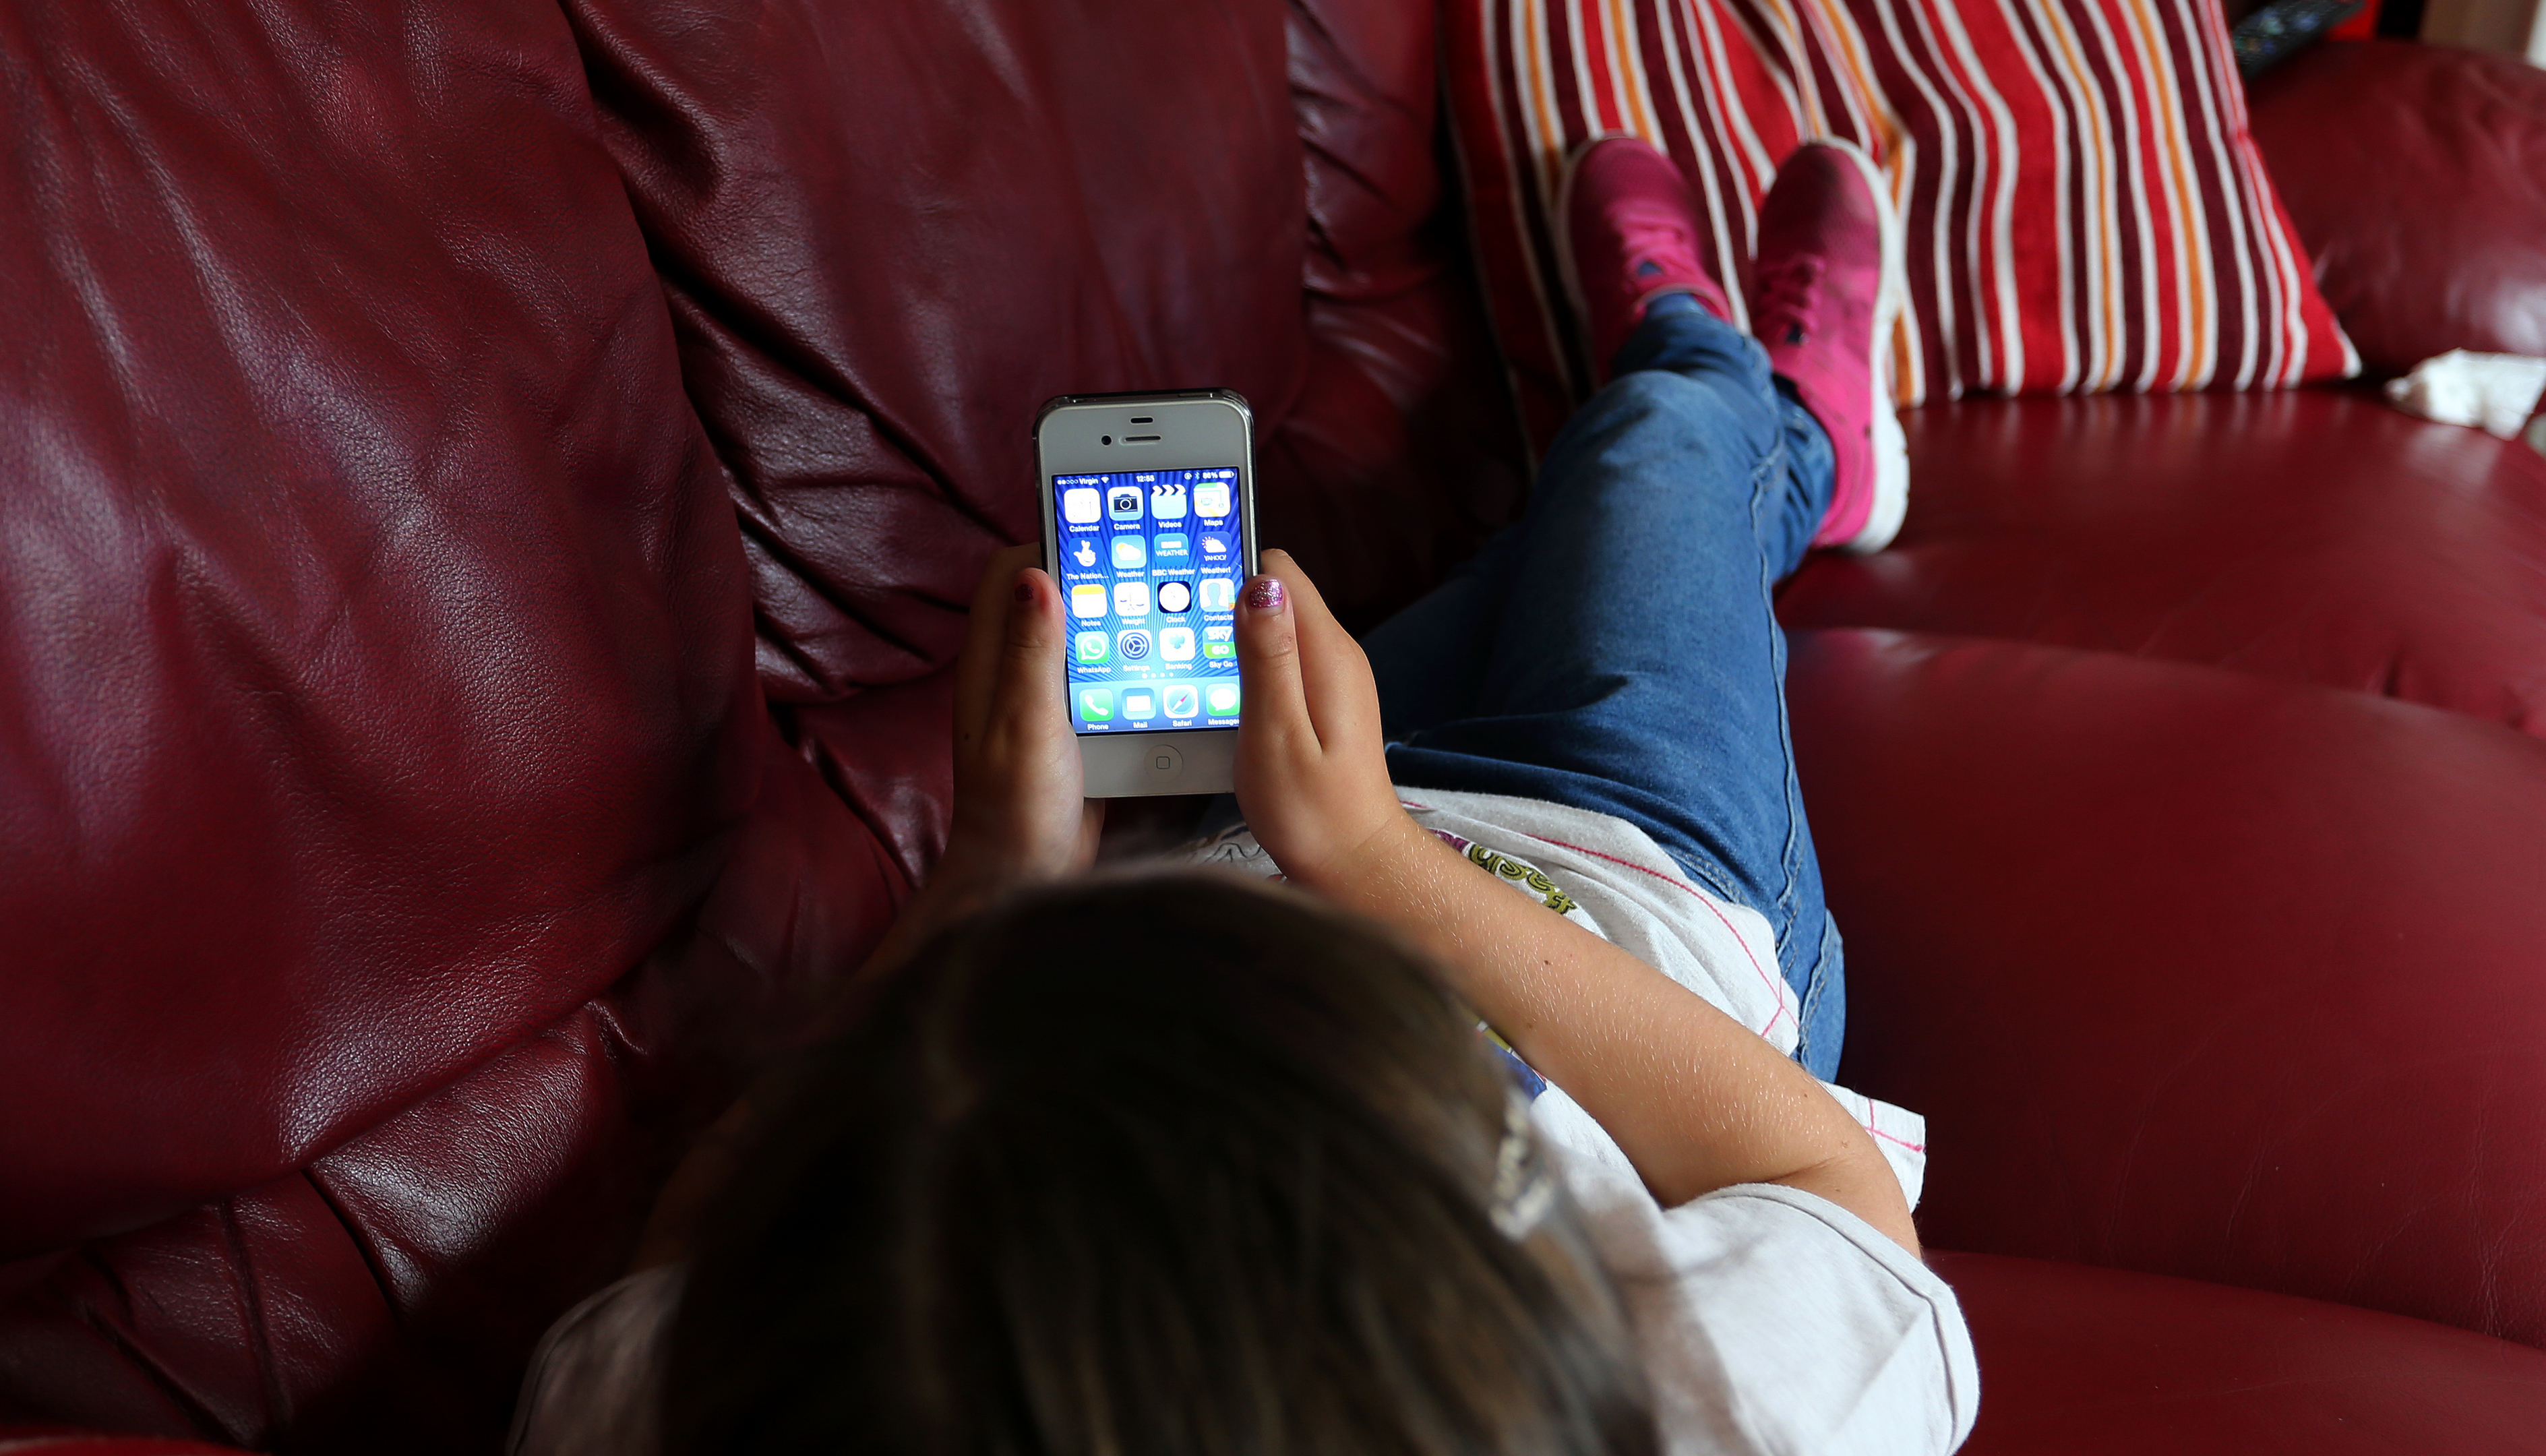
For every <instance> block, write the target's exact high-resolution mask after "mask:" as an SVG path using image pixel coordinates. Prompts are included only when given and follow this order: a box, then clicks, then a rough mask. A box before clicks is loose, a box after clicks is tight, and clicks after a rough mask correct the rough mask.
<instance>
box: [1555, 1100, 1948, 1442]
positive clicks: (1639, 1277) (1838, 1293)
mask: <svg viewBox="0 0 2546 1456" xmlns="http://www.w3.org/2000/svg"><path fill="white" fill-rule="evenodd" d="M1533 1121H1534V1122H1535V1123H1536V1124H1537V1126H1538V1129H1539V1131H1540V1134H1541V1136H1542V1137H1544V1138H1545V1139H1546V1140H1547V1142H1548V1143H1549V1144H1550V1150H1549V1151H1550V1156H1551V1157H1552V1158H1553V1159H1554V1160H1555V1161H1556V1163H1557V1165H1558V1166H1559V1168H1560V1169H1561V1170H1562V1173H1563V1175H1564V1178H1565V1181H1566V1185H1567V1189H1568V1191H1569V1192H1570V1193H1571V1195H1572V1197H1573V1201H1574V1205H1575V1208H1576V1210H1577V1212H1578V1214H1579V1216H1580V1217H1581V1219H1582V1221H1583V1224H1584V1230H1585V1232H1586V1233H1587V1234H1588V1235H1589V1236H1590V1239H1591V1242H1592V1244H1593V1245H1594V1247H1595V1248H1596V1249H1597V1250H1598V1253H1599V1257H1600V1261H1601V1264H1602V1266H1603V1267H1604V1268H1605V1269H1607V1271H1608V1273H1609V1277H1610V1280H1611V1281H1612V1283H1613V1284H1614V1285H1615V1286H1616V1288H1617V1290H1618V1295H1619V1298H1620V1301H1621V1302H1622V1304H1623V1305H1624V1307H1625V1310H1626V1313H1627V1318H1628V1322H1629V1324H1630V1326H1631V1327H1632V1328H1633V1332H1634V1335H1635V1338H1636V1345H1637V1348H1638V1350H1639V1351H1640V1352H1641V1353H1642V1355H1643V1358H1644V1363H1645V1372H1646V1377H1647V1379H1648V1382H1649V1383H1650V1384H1651V1386H1652V1388H1653V1395H1654V1415H1655V1422H1656V1424H1657V1425H1658V1426H1659V1427H1660V1431H1661V1436H1662V1448H1663V1450H1665V1451H1668V1452H1670V1453H1672V1456H1697V1453H1701V1452H1704V1453H1710V1456H1712V1453H1723V1452H1775V1453H1789V1452H1791V1453H1804V1452H1811V1453H1816V1456H1874V1453H1885V1456H1892V1453H1899V1456H1943V1453H1945V1452H1949V1451H1952V1450H1953V1449H1954V1448H1955V1447H1957V1446H1959V1445H1961V1444H1962V1441H1963V1438H1964V1437H1965V1436H1967V1435H1969V1434H1970V1433H1971V1428H1972V1421H1973V1418H1974V1417H1975V1416H1976V1415H1977V1414H1978V1413H1979V1409H1980V1367H1979V1362H1978V1360H1977V1359H1976V1358H1975V1357H1974V1355H1973V1352H1972V1340H1971V1332H1970V1329H1969V1328H1967V1327H1966V1326H1965V1325H1964V1323H1963V1315H1962V1307H1961V1305H1960V1304H1959V1303H1958V1302H1957V1301H1956V1300H1955V1298H1954V1292H1953V1290H1952V1289H1951V1288H1949V1287H1948V1286H1947V1285H1946V1284H1945V1282H1944V1281H1943V1280H1942V1279H1939V1278H1938V1277H1936V1275H1935V1274H1934V1273H1933V1272H1932V1271H1930V1270H1929V1269H1928V1268H1927V1266H1926V1265H1924V1264H1922V1263H1920V1262H1919V1261H1918V1260H1917V1259H1916V1258H1915V1257H1913V1256H1911V1255H1910V1252H1909V1251H1908V1250H1907V1249H1904V1248H1903V1247H1901V1245H1899V1244H1897V1243H1895V1242H1892V1241H1891V1240H1890V1239H1887V1238H1885V1237H1884V1236H1883V1235H1882V1234H1880V1233H1878V1232H1876V1230H1875V1229H1874V1228H1873V1226H1872V1225H1869V1224H1867V1223H1866V1222H1865V1221H1864V1220H1862V1219H1859V1218H1857V1217H1856V1216H1855V1215H1854V1214H1851V1213H1849V1212H1848V1211H1847V1210H1845V1209H1843V1208H1840V1207H1839V1206H1838V1205H1837V1204H1834V1203H1831V1202H1830V1201H1828V1200H1827V1199H1825V1198H1821V1197H1819V1196H1817V1195H1815V1194H1811V1193H1806V1192H1803V1191H1802V1190H1800V1189H1795V1188H1786V1187H1781V1186H1777V1185H1773V1184H1766V1183H1744V1184H1740V1185H1738V1186H1736V1187H1732V1188H1724V1189H1719V1190H1717V1191H1716V1192H1713V1193H1709V1194H1707V1195H1705V1196H1704V1197H1702V1198H1698V1199H1694V1200H1692V1201H1690V1202H1688V1203H1685V1204H1682V1205H1680V1206H1679V1207H1677V1208H1672V1209H1663V1208H1661V1207H1659V1206H1658V1205H1656V1204H1655V1202H1654V1198H1653V1195H1652V1194H1650V1193H1648V1192H1646V1191H1645V1187H1644V1184H1643V1182H1642V1180H1640V1179H1639V1178H1638V1177H1637V1176H1636V1173H1635V1169H1634V1167H1633V1166H1632V1165H1631V1164H1630V1163H1629V1162H1628V1161H1627V1158H1626V1155H1625V1154H1624V1153H1622V1152H1620V1151H1619V1149H1618V1146H1617V1144H1616V1143H1615V1142H1613V1141H1611V1140H1610V1138H1609V1137H1608V1135H1607V1134H1606V1133H1605V1132H1603V1131H1602V1130H1601V1129H1600V1126H1599V1124H1597V1123H1595V1122H1593V1121H1592V1120H1591V1118H1590V1117H1589V1115H1588V1114H1586V1113H1584V1112H1583V1111H1582V1109H1581V1108H1580V1107H1579V1106H1578V1105H1576V1104H1575V1103H1574V1102H1573V1101H1572V1100H1571V1099H1570V1098H1569V1097H1567V1096H1566V1095H1565V1094H1564V1092H1563V1091H1562V1090H1560V1089H1558V1088H1555V1087H1550V1088H1549V1089H1548V1090H1547V1091H1546V1092H1545V1093H1543V1094H1542V1095H1541V1096H1540V1097H1539V1099H1538V1101H1537V1103H1536V1104H1535V1106H1534V1108H1533Z"/></svg>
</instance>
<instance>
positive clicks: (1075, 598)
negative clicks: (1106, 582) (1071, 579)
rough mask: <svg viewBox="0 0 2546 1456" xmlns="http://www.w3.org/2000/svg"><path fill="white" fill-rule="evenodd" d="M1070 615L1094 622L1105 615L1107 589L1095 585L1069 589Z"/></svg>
mask: <svg viewBox="0 0 2546 1456" xmlns="http://www.w3.org/2000/svg"><path fill="white" fill-rule="evenodd" d="M1069 615H1070V616H1072V617H1076V618H1079V619H1080V620H1082V621H1086V622H1093V621H1095V620H1096V619H1097V618H1099V617H1102V616H1104V615H1105V588H1103V587H1101V586H1097V585H1094V584H1093V583H1090V584H1087V585H1083V586H1073V587H1071V588H1070V589H1069Z"/></svg>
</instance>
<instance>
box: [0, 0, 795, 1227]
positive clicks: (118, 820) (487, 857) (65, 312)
mask: <svg viewBox="0 0 2546 1456" xmlns="http://www.w3.org/2000/svg"><path fill="white" fill-rule="evenodd" d="M0 45H5V46H6V47H7V49H8V52H9V54H8V56H7V58H6V60H5V61H0V65H5V66H6V67H7V68H8V70H9V71H10V73H11V74H12V75H15V76H17V77H19V78H21V79H20V83H19V84H17V85H16V86H15V87H14V89H13V91H12V93H11V94H12V95H13V97H14V98H15V100H14V101H13V103H12V110H11V112H10V117H11V121H10V124H9V125H10V132H11V145H10V151H9V157H10V159H11V160H10V163H9V166H10V168H11V169H12V176H11V179H10V182H9V185H8V192H9V195H10V197H11V198H12V200H13V204H12V206H10V207H9V208H7V209H0V278H6V279H7V280H9V283H8V288H7V298H8V300H9V301H8V303H7V305H6V307H5V309H0V395H5V397H6V398H7V399H8V400H9V401H10V403H9V406H8V408H7V409H6V410H5V411H0V476H4V477H5V478H6V479H7V480H8V481H9V482H10V483H9V488H8V490H7V491H6V492H5V493H0V652H5V654H6V655H5V658H0V660H5V663H6V666H5V667H4V668H0V679H5V681H6V684H7V689H6V691H7V695H8V699H9V704H10V708H9V711H8V712H7V713H6V714H5V715H0V723H5V725H6V726H5V727H4V728H0V802H5V803H6V804H7V805H8V806H9V808H8V811H7V813H6V814H5V815H0V926H5V927H6V931H5V934H6V938H7V941H8V944H9V956H10V960H11V964H12V966H13V968H15V969H14V970H13V974H10V975H8V976H5V977H0V1170H5V1171H0V1178H5V1180H6V1182H7V1185H8V1187H9V1190H10V1191H9V1196H8V1197H7V1198H6V1199H5V1200H0V1257H5V1256H8V1255H9V1254H12V1253H20V1252H28V1251H33V1250H38V1249H43V1248H47V1247H51V1246H53V1245H56V1244H58V1243H60V1242H64V1241H67V1240H74V1239H79V1238H85V1237H91V1236H95V1235H99V1234H105V1233H111V1232H114V1231H117V1230H121V1229H128V1228H133V1227H136V1226H138V1225H141V1224H144V1223H146V1222H148V1221H150V1220H153V1219H157V1218H160V1217H164V1216H167V1215H169V1214H171V1213H173V1212H175V1211H177V1210H180V1209H183V1208H185V1207H187V1206H188V1205H190V1204H193V1203H195V1202H197V1201H199V1200H202V1199H204V1198H207V1197H212V1196H217V1195H220V1194H224V1193H227V1192H229V1191H231V1190H234V1189H238V1188H245V1187H252V1186H256V1185H258V1184H262V1183H265V1182H267V1181H269V1180H271V1179H273V1178H275V1177H277V1176H279V1175H282V1174H284V1173H286V1172H288V1171H289V1170H292V1169H295V1168H297V1167H300V1166H303V1165H305V1164H306V1163H307V1162H308V1161H309V1160H310V1159H311V1158H313V1157H316V1156H319V1155H321V1154H322V1153H324V1152H325V1151H326V1150H327V1149H328V1148H329V1147H331V1146H333V1145H335V1144H337V1143H339V1142H341V1141H342V1140H343V1139H345V1138H347V1137H348V1136H351V1135H352V1134H355V1133H357V1132H360V1131H361V1130H363V1129H364V1128H366V1127H368V1126H370V1125H372V1124H374V1123H376V1122H378V1121H379V1120H380V1119H381V1118H382V1117H383V1116H386V1115H387V1114H389V1113H390V1112H392V1111H394V1110H395V1109H397V1108H400V1107H403V1106H405V1105H407V1104H408V1103H410V1102H412V1101H413V1100H414V1099H416V1098H417V1097H419V1096H422V1095H425V1094H426V1093H428V1092H430V1091H432V1090H433V1089H435V1088H438V1087H442V1086H445V1085H448V1084H449V1083H451V1082H453V1081H454V1080H455V1079H457V1078H459V1077H461V1076H463V1075H464V1074H465V1073H466V1072H467V1070H468V1069H469V1068H471V1067H473V1066H475V1065H477V1064H478V1063H480V1062H482V1061H484V1060H485V1059H486V1058H487V1057H488V1056H490V1055H492V1054H493V1053H495V1052H496V1051H497V1050H498V1049H500V1048H502V1047H504V1046H506V1045H508V1044H510V1043H512V1042H514V1041H516V1040H517V1039H519V1038H521V1037H524V1036H527V1035H530V1034H532V1033H533V1032H534V1031H535V1029H536V1028H538V1027H540V1026H542V1025H545V1024H547V1023H550V1022H552V1021H553V1020H555V1019H556V1018H557V1017H558V1016H560V1015H563V1014H565V1013H567V1012H568V1011H570V1010H571V1008H573V1007H575V1006H577V1005H579V1004H581V1003H582V1002H583V1001H585V1000H586V999H587V998H588V997H590V996H591V995H592V994H593V993H594V992H595V991H596V990H598V989H600V988H601V987H603V986H605V985H608V984H609V983H611V982H612V981H613V980H615V979H617V978H618V977H619V976H620V975H622V974H623V973H624V972H626V971H627V970H628V969H629V968H630V967H632V966H634V965H635V964H636V962H637V961H639V960H640V959H641V958H642V957H644V956H645V955H646V953H647V952H648V951H649V950H651V949H652V948H653V947H654V946H655V945H656V944H657V943H658V942H660V941H661V940H662V939H663V938H664V937H665V935H666V934H667V933H669V932H670V931H672V930H673V929H674V928H675V927H676V925H677V924H678V922H679V917H680V915H681V914H682V913H683V911H684V909H685V908H686V907H687V906H690V905H694V904H695V903H696V902H697V901H698V899H699V898H700V897H701V896H702V895H704V894H705V893H706V891H707V889H708V887H709V885H710V883H711V881H712V880H713V878H714V876H715V874H716V872H717V869H718V865H719V860H720V855H719V854H718V853H717V844H718V836H719V835H721V834H722V833H724V832H726V831H727V830H728V829H729V827H730V825H731V824H732V823H733V822H734V820H735V819H736V818H737V817H738V816H739V815H740V814H742V813H743V812H744V810H745V809H746V808H747V807H748V805H749V802H750V794H751V791H752V787H753V782H754V770H753V762H754V758H753V755H754V754H755V753H756V752H757V751H758V750H757V744H756V742H755V739H754V735H755V734H758V733H760V732H763V731H764V729H763V728H761V726H760V721H759V716H758V714H757V711H756V710H754V709H751V708H750V706H749V704H750V700H749V699H748V698H747V697H743V696H739V695H741V694H746V693H748V691H749V684H750V678H749V675H748V655H747V654H748V642H749V626H748V604H747V599H746V597H745V595H744V588H745V579H744V577H743V574H742V570H741V566H742V562H741V557H740V554H739V553H738V551H736V549H735V547H734V544H733V535H732V526H731V507H730V506H729V505H728V503H727V502H726V500H725V499H724V496H723V491H722V482H721V478H720V476H719V473H718V471H717V468H716V464H715V461H714V459H713V458H712V457H711V455H710V453H709V451H708V448H707V441H706V438H705V436H704V435H703V434H702V433H701V432H700V430H699V429H698V427H697V424H696V422H695V420H694V419H693V418H692V417H691V416H690V414H689V413H688V410H687V408H686V406H685V404H684V402H683V399H682V395H681V391H680V379H679V376H678V374H677V371H676V369H675V360H674V356H673V353H672V347H671V333H670V327H669V323H668V321H667V319H666V317H665V315H664V311H663V307H662V303H661V297H660V291H659V289H658V287H657V284H656V281H655V277H654V274H653V271H652V270H651V268H650V267H648V265H647V261H646V257H645V252H644V245H643V240H642V239H641V238H640V237H639V236H638V234H637V232H636V227H635V225H634V224H633V222H632V221H631V220H630V218H629V216H628V213H627V208H626V204H625V201H624V194H623V190H622V188H621V185H620V180H619V177H618V175H617V173H616V171H615V170H614V169H613V168H612V166H611V165H610V161H609V158H608V157H607V156H606V155H605V154H604V153H603V152H602V150H601V148H600V147H599V145H598V144H597V141H596V138H595V136H594V133H593V129H592V122H591V117H590V114H589V112H588V110H587V109H586V106H585V103H584V101H583V99H582V80H581V74H582V73H581V66H580V63H579V60H578V57H577V53H576V49H575V44H574V38H573V37H572V35H571V34H570V33H569V32H568V30H567V29H566V27H565V25H564V23H563V22H562V20H561V19H560V18H559V17H557V16H556V15H555V14H554V13H553V12H546V11H542V10H540V9H539V8H537V7H526V6H520V5H513V4H506V3H496V0H484V3H472V4H467V5H452V6H442V7H436V8H435V9H434V10H433V11H432V14H431V18H430V24H416V25H412V26H410V25H406V24H403V23H401V22H400V21H398V20H397V19H396V18H394V17H389V16H382V15H377V14H374V13H371V12H359V11H350V10H347V9H345V8H343V7H341V6H333V5H325V4H316V3H306V4H304V3H293V0H287V3H279V4H259V5H256V6H231V7H224V8H223V11H222V14H221V15H220V16H219V17H218V18H217V19H216V18H214V17H212V16H211V15H208V14H206V13H203V12H201V11H200V9H199V8H198V7H193V6H186V5H176V4H162V5H143V6H140V7H138V8H134V7H116V8H101V7H93V6H74V7H67V8H56V9H48V10H43V11H39V12H31V13H28V14H25V15H22V16H20V17H18V18H17V21H16V23H15V24H13V25H12V26H11V27H10V28H9V29H8V30H7V32H6V35H5V37H0ZM38 969H40V971H41V974H26V973H28V972H29V971H32V970H38Z"/></svg>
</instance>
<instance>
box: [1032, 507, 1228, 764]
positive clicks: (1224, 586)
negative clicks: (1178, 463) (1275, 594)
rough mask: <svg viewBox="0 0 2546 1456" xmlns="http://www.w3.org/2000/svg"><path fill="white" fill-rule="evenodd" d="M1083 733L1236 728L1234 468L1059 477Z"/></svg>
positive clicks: (1063, 574) (1061, 570) (1064, 588)
mask: <svg viewBox="0 0 2546 1456" xmlns="http://www.w3.org/2000/svg"><path fill="white" fill-rule="evenodd" d="M1052 490H1053V513H1052V515H1053V521H1054V523H1055V526H1056V531H1055V535H1056V537H1057V539H1058V545H1059V547H1060V553H1061V559H1060V560H1059V561H1058V562H1056V563H1055V565H1056V567H1057V571H1056V576H1057V579H1058V580H1059V581H1060V582H1061V596H1062V598H1063V599H1064V601H1065V603H1066V610H1067V612H1068V615H1069V721H1070V726H1071V727H1072V728H1076V729H1077V730H1078V731H1080V732H1082V733H1123V732H1133V733H1137V732H1159V731H1167V730H1174V731H1184V730H1188V729H1192V728H1235V727H1237V586H1238V582H1239V581H1241V580H1242V579H1243V578H1244V577H1245V574H1246V543H1245V542H1244V541H1242V540H1240V539H1239V531H1240V521H1241V519H1242V515H1241V512H1240V511H1239V508H1238V506H1239V503H1238V500H1237V471H1236V469H1235V468H1234V467H1223V468H1219V469H1206V470H1189V471H1110V472H1108V473H1105V474H1101V475H1055V476H1053V477H1052Z"/></svg>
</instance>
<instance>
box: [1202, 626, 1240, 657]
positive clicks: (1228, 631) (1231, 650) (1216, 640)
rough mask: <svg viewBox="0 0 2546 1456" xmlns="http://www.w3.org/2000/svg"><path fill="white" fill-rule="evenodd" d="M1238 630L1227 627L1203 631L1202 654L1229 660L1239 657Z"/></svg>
mask: <svg viewBox="0 0 2546 1456" xmlns="http://www.w3.org/2000/svg"><path fill="white" fill-rule="evenodd" d="M1236 636H1237V630H1236V629H1235V628H1232V627H1229V626H1227V625H1223V626H1220V627H1206V628H1204V629H1203V630H1202V654H1203V655H1204V656H1206V657H1214V658H1219V659H1221V660H1224V661H1225V660H1227V659H1229V658H1231V657H1234V656H1236V655H1237V642H1235V640H1234V639H1235V638H1236Z"/></svg>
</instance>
